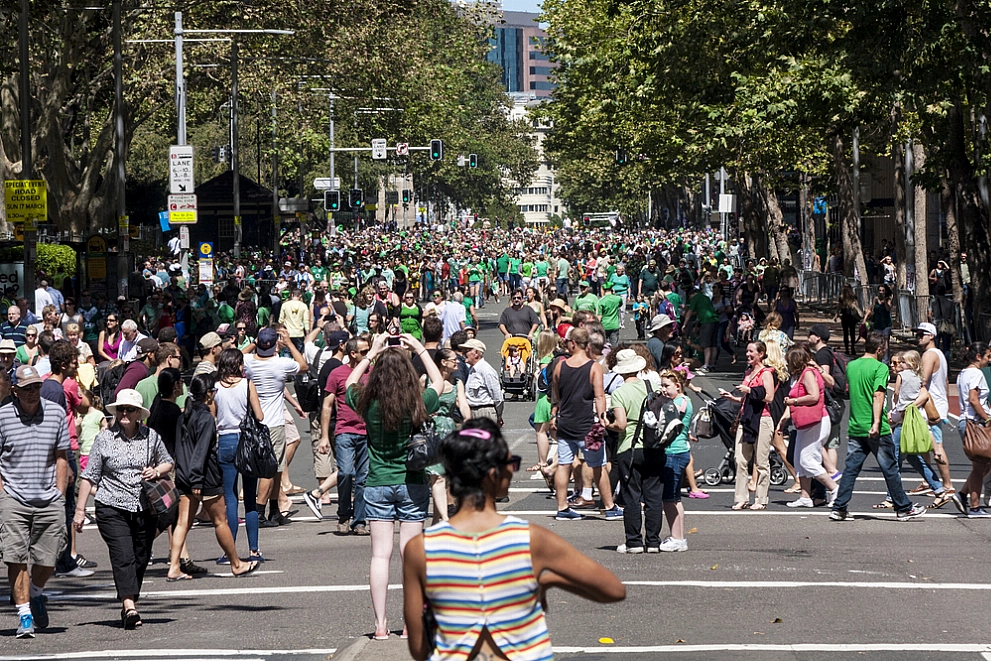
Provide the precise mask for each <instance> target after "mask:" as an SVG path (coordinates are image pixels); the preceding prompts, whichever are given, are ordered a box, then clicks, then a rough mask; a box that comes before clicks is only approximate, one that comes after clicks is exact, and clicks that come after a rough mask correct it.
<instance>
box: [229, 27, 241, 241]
mask: <svg viewBox="0 0 991 661" xmlns="http://www.w3.org/2000/svg"><path fill="white" fill-rule="evenodd" d="M237 57H238V46H237V39H234V40H232V41H231V124H232V126H231V174H233V177H232V178H233V179H234V191H233V192H234V257H240V256H241V162H240V159H239V156H238V152H239V149H238V136H239V132H238V99H237V96H238V87H237Z"/></svg>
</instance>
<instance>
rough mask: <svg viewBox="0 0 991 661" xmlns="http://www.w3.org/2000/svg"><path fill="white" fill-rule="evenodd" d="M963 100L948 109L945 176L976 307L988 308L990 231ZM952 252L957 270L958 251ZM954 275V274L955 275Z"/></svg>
mask: <svg viewBox="0 0 991 661" xmlns="http://www.w3.org/2000/svg"><path fill="white" fill-rule="evenodd" d="M962 103H963V102H962V101H960V100H956V101H955V103H954V104H953V106H951V107H950V109H949V111H948V113H947V125H948V131H947V139H946V142H945V147H944V149H946V152H947V164H948V171H947V175H948V177H947V178H948V180H949V184H950V187H951V188H952V189H953V193H954V198H955V201H956V211H957V216H956V221H957V227H958V234H959V236H960V244H961V246H962V247H963V248H964V249H965V251H966V253H967V260H968V262H969V263H970V283H971V286H972V287H973V290H974V298H973V301H972V303H973V306H974V309H975V310H987V309H988V308H989V305H991V235H989V229H988V210H987V209H986V208H984V206H983V204H982V202H981V196H980V193H979V191H978V189H977V179H976V177H975V176H974V168H973V166H972V165H971V163H970V160H969V159H968V157H967V148H966V142H965V140H966V138H965V131H966V129H965V127H964V114H963V109H962ZM961 246H958V248H957V252H956V253H954V254H953V255H952V256H951V262H954V263H955V269H956V270H957V272H959V268H960V266H959V263H960V258H959V251H960V247H961ZM954 279H957V278H954Z"/></svg>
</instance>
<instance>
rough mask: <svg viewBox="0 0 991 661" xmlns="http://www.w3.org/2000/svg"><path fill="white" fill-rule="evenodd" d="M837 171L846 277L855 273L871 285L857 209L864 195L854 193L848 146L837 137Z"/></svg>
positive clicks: (834, 139)
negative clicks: (847, 151)
mask: <svg viewBox="0 0 991 661" xmlns="http://www.w3.org/2000/svg"><path fill="white" fill-rule="evenodd" d="M833 168H834V170H835V173H834V174H835V176H836V188H837V197H838V198H839V203H840V240H841V242H842V244H843V274H844V275H845V276H846V277H848V278H852V277H853V274H854V269H855V268H856V272H857V275H858V276H859V277H860V280H861V282H862V283H866V282H867V262H865V261H864V250H863V247H862V246H861V243H860V228H859V227H858V226H857V225H858V223H857V206H856V205H858V204H860V191H854V190H853V179H852V177H851V176H850V164H849V162H848V161H847V160H846V144H845V143H844V142H843V136H842V135H840V134H836V135H835V136H833Z"/></svg>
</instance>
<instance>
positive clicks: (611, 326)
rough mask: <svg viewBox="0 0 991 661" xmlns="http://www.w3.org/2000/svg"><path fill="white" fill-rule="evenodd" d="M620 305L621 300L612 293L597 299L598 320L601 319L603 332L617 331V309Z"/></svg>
mask: <svg viewBox="0 0 991 661" xmlns="http://www.w3.org/2000/svg"><path fill="white" fill-rule="evenodd" d="M622 304H623V299H621V298H620V297H619V296H616V294H612V293H609V294H606V295H605V296H603V297H602V298H600V299H599V318H600V319H602V328H603V330H606V331H614V330H619V307H620V306H621V305H622Z"/></svg>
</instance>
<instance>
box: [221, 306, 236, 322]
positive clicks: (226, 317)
mask: <svg viewBox="0 0 991 661" xmlns="http://www.w3.org/2000/svg"><path fill="white" fill-rule="evenodd" d="M217 319H219V320H220V323H222V324H233V323H234V308H232V307H231V306H229V305H228V304H227V303H224V304H223V305H221V306H220V307H219V308H217Z"/></svg>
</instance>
